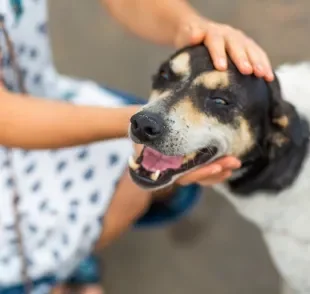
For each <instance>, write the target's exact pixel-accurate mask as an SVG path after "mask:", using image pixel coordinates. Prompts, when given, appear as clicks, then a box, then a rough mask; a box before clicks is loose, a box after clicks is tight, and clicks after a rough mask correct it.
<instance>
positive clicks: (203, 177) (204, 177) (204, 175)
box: [134, 144, 241, 186]
mask: <svg viewBox="0 0 310 294" xmlns="http://www.w3.org/2000/svg"><path fill="white" fill-rule="evenodd" d="M142 149H143V145H138V144H134V150H135V156H137V155H138V154H140V153H141V151H142ZM240 165H241V163H240V161H239V160H238V159H237V158H234V157H231V156H226V157H223V158H220V159H218V160H216V161H214V162H212V163H210V164H208V165H205V166H202V167H200V168H198V169H197V170H194V171H192V172H189V173H188V174H186V175H184V176H182V177H180V178H179V179H178V180H177V181H176V183H177V184H179V185H182V186H185V185H188V184H192V183H197V184H200V185H202V186H212V185H215V184H219V183H221V182H223V181H225V180H226V179H228V178H229V177H230V176H231V174H232V171H233V170H234V169H238V168H239V167H240Z"/></svg>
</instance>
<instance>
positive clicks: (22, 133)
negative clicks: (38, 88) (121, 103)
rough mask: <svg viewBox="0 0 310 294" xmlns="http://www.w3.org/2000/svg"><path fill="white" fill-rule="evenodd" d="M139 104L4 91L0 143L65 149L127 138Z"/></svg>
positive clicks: (0, 99) (0, 107)
mask: <svg viewBox="0 0 310 294" xmlns="http://www.w3.org/2000/svg"><path fill="white" fill-rule="evenodd" d="M137 109H138V106H130V107H120V108H104V107H92V106H77V105H73V104H70V103H66V102H61V101H52V100H46V99H40V98H35V97H31V96H25V95H20V94H14V93H11V92H8V91H6V90H4V89H1V90H0V145H4V146H7V147H19V148H25V149H45V148H61V147H70V146H74V145H81V144H87V143H91V142H95V141H100V140H105V139H111V138H119V137H125V136H126V135H127V130H128V123H129V119H130V117H131V115H133V114H134V113H135V112H136V111H137Z"/></svg>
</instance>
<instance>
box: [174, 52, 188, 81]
mask: <svg viewBox="0 0 310 294" xmlns="http://www.w3.org/2000/svg"><path fill="white" fill-rule="evenodd" d="M170 67H171V70H172V71H173V72H174V73H175V74H177V75H184V76H185V75H189V74H190V72H191V69H190V55H189V53H187V52H183V53H181V54H179V55H177V56H176V57H174V58H173V59H172V60H171V61H170Z"/></svg>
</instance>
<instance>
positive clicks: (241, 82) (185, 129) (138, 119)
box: [129, 45, 288, 189]
mask: <svg viewBox="0 0 310 294" xmlns="http://www.w3.org/2000/svg"><path fill="white" fill-rule="evenodd" d="M277 90H279V89H278V84H277V85H276V91H277ZM278 92H279V93H280V91H278ZM279 93H278V95H280V94H279ZM273 100H274V101H276V102H274V101H273ZM273 100H272V99H271V98H270V89H269V87H268V86H267V84H266V82H265V81H263V80H262V79H258V78H255V77H254V76H243V75H241V74H240V73H239V71H238V70H237V69H236V67H235V66H234V65H233V64H232V62H229V68H228V70H227V71H224V72H219V71H217V70H215V69H214V66H213V64H212V61H211V58H210V55H209V53H208V51H207V49H206V48H205V47H204V46H202V45H199V46H194V47H187V48H184V49H182V50H180V51H178V52H177V53H175V54H174V55H173V56H171V57H170V58H169V60H167V61H166V62H164V63H163V64H162V65H161V67H160V69H159V71H158V73H157V74H156V75H155V76H154V80H153V89H152V92H151V95H150V99H149V102H148V104H146V105H145V106H144V107H142V109H141V110H140V111H139V112H138V113H136V114H135V115H134V116H133V117H132V118H131V126H130V137H131V139H132V140H133V141H134V142H136V143H138V144H144V146H145V147H144V149H143V151H142V153H141V154H140V156H139V157H138V158H137V159H133V158H131V159H130V161H129V166H130V172H131V176H132V178H133V180H134V181H135V182H136V183H137V184H138V185H140V186H142V187H144V188H148V189H154V188H161V187H163V186H166V185H168V184H170V183H171V182H172V181H174V180H175V179H176V178H177V177H179V176H180V175H182V174H184V173H185V172H188V171H190V170H192V169H194V168H197V167H198V166H199V165H201V164H204V163H206V162H210V161H212V160H214V159H216V158H219V157H221V156H224V155H233V156H236V157H238V158H243V157H246V156H247V155H248V154H249V153H251V151H253V150H254V149H255V148H256V147H257V144H258V143H259V142H261V140H262V139H263V138H265V137H266V136H267V129H266V128H267V126H268V129H270V124H271V123H269V121H270V122H271V120H274V122H275V121H276V119H278V121H277V122H276V125H277V128H279V129H281V128H282V127H283V128H285V127H287V125H288V116H286V115H285V114H284V113H282V111H280V112H279V111H278V112H279V113H277V114H276V116H275V117H273V118H272V117H270V116H272V114H271V112H270V109H271V107H273V104H275V105H274V108H275V109H279V107H278V105H279V104H281V103H282V101H281V103H279V101H278V100H281V99H280V97H277V98H276V99H273ZM266 121H268V122H266ZM281 141H283V142H284V141H285V138H284V137H283V136H282V134H280V135H279V136H278V142H277V144H281ZM283 142H282V143H283Z"/></svg>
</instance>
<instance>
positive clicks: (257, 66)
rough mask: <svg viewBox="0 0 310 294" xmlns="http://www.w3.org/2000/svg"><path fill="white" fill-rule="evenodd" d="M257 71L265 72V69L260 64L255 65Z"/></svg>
mask: <svg viewBox="0 0 310 294" xmlns="http://www.w3.org/2000/svg"><path fill="white" fill-rule="evenodd" d="M255 69H256V70H258V71H259V72H263V71H264V68H263V67H262V66H261V65H260V64H257V65H255Z"/></svg>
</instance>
